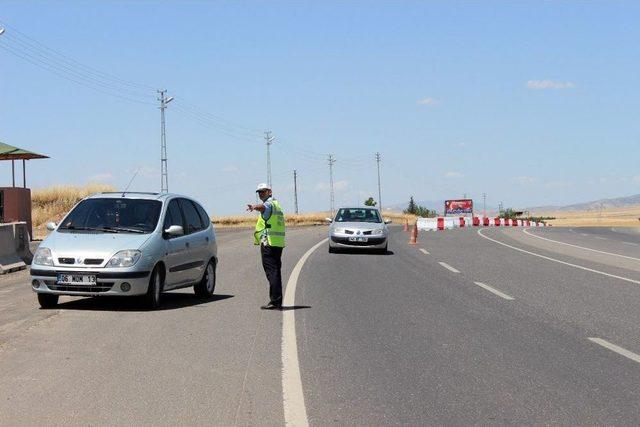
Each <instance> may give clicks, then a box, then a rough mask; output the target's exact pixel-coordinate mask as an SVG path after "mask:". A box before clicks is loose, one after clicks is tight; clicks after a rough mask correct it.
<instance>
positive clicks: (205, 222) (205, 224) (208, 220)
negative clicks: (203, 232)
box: [193, 202, 211, 229]
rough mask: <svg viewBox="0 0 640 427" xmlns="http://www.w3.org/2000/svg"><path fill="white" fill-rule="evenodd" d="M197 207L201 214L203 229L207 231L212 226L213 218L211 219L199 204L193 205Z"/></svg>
mask: <svg viewBox="0 0 640 427" xmlns="http://www.w3.org/2000/svg"><path fill="white" fill-rule="evenodd" d="M193 204H194V205H195V207H196V209H197V210H198V213H199V214H200V222H201V223H202V228H203V229H206V228H209V224H211V217H209V215H208V214H207V211H205V210H204V208H203V207H202V206H200V205H199V204H198V203H195V202H194V203H193Z"/></svg>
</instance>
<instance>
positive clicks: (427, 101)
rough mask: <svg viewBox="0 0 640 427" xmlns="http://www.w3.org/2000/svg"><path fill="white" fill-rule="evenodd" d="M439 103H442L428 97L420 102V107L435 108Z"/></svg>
mask: <svg viewBox="0 0 640 427" xmlns="http://www.w3.org/2000/svg"><path fill="white" fill-rule="evenodd" d="M439 103H440V101H438V100H437V99H435V98H431V97H426V98H422V99H419V100H418V104H419V105H429V106H431V107H433V106H434V105H438V104H439Z"/></svg>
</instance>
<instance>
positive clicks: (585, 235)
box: [580, 233, 589, 237]
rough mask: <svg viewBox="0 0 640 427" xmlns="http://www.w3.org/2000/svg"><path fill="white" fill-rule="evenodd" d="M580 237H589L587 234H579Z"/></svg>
mask: <svg viewBox="0 0 640 427" xmlns="http://www.w3.org/2000/svg"><path fill="white" fill-rule="evenodd" d="M580 235H581V236H584V237H589V235H588V234H587V233H580Z"/></svg>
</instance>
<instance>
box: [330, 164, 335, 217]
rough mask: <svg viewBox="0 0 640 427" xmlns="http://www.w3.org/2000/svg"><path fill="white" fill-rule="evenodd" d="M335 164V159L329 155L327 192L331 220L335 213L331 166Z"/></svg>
mask: <svg viewBox="0 0 640 427" xmlns="http://www.w3.org/2000/svg"><path fill="white" fill-rule="evenodd" d="M335 162H336V159H335V158H334V157H333V154H329V191H330V199H331V218H333V215H334V212H335V195H334V193H333V164H334V163H335Z"/></svg>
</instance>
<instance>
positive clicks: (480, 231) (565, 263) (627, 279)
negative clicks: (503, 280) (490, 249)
mask: <svg viewBox="0 0 640 427" xmlns="http://www.w3.org/2000/svg"><path fill="white" fill-rule="evenodd" d="M478 234H479V235H480V236H482V237H484V238H485V239H487V240H491V241H492V242H494V243H497V244H499V245H502V246H506V247H508V248H511V249H513V250H516V251H519V252H523V253H525V254H529V255H533V256H537V257H538V258H542V259H546V260H549V261H553V262H557V263H559V264H564V265H568V266H570V267H574V268H579V269H580V270H585V271H589V272H591V273H596V274H602V275H603V276H607V277H613V278H614V279H620V280H624V281H625V282H631V283H635V284H637V285H640V281H639V280H633V279H629V278H628V277H622V276H616V275H615V274H609V273H605V272H604V271H600V270H595V269H593V268H589V267H583V266H581V265H577V264H572V263H570V262H566V261H560V260H559V259H555V258H551V257H548V256H546V255H541V254H537V253H535V252H531V251H526V250H524V249H520V248H517V247H515V246H511V245H508V244H506V243H503V242H500V241H498V240H496V239H492V238H491V237H487V236H485V235H484V234H482V230H478Z"/></svg>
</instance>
